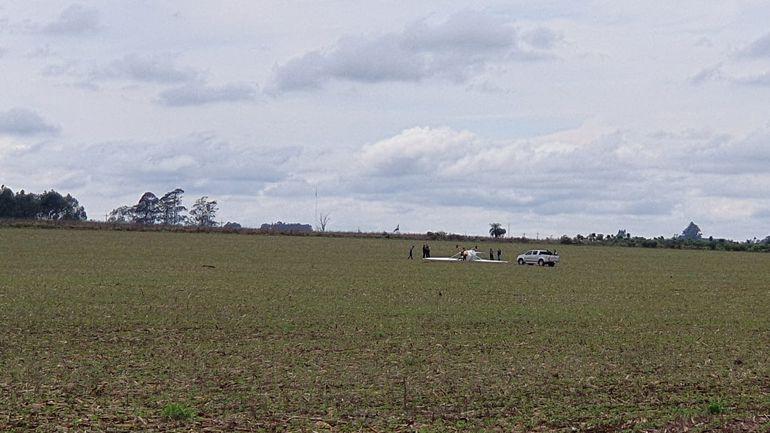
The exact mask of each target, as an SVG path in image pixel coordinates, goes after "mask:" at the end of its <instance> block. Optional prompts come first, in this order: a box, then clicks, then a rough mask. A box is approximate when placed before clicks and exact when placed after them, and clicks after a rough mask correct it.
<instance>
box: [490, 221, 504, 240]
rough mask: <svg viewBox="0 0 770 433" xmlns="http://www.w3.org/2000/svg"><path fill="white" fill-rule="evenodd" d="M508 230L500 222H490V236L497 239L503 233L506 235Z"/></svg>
mask: <svg viewBox="0 0 770 433" xmlns="http://www.w3.org/2000/svg"><path fill="white" fill-rule="evenodd" d="M505 232H506V230H505V229H504V228H503V225H502V224H500V223H490V224H489V236H492V237H493V238H495V239H497V238H499V237H501V236H503V235H505Z"/></svg>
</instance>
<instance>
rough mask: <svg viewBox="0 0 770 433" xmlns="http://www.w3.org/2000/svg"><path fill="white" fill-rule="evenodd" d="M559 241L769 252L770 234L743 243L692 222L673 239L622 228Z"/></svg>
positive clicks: (566, 237) (585, 243) (568, 237)
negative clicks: (704, 230) (706, 231)
mask: <svg viewBox="0 0 770 433" xmlns="http://www.w3.org/2000/svg"><path fill="white" fill-rule="evenodd" d="M559 243H561V244H565V245H611V246H625V247H642V248H673V249H700V250H720V251H752V252H770V236H767V237H765V238H764V239H758V238H753V239H746V240H745V241H743V242H741V241H735V240H731V239H723V238H714V237H713V236H709V237H704V236H703V233H702V232H701V229H700V227H698V225H697V224H695V223H694V222H692V221H691V222H690V224H688V225H687V227H685V229H684V230H682V233H681V234H675V235H673V236H671V237H670V238H666V237H664V236H658V237H654V238H645V237H643V236H631V233H628V232H627V231H626V230H625V229H621V230H618V233H617V234H615V235H612V234H608V235H605V234H602V233H591V234H588V235H582V234H578V235H576V236H574V237H570V236H567V235H564V236H562V237H561V238H559Z"/></svg>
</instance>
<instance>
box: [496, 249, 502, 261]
mask: <svg viewBox="0 0 770 433" xmlns="http://www.w3.org/2000/svg"><path fill="white" fill-rule="evenodd" d="M502 255H503V251H502V250H501V249H500V248H498V249H497V260H498V261H500V257H501V256H502Z"/></svg>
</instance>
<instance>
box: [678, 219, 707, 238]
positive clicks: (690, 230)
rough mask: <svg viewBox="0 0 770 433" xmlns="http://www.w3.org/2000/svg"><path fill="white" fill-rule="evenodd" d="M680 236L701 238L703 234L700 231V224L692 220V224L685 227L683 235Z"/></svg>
mask: <svg viewBox="0 0 770 433" xmlns="http://www.w3.org/2000/svg"><path fill="white" fill-rule="evenodd" d="M680 237H681V238H682V239H686V240H690V241H695V240H699V239H701V238H702V237H703V234H702V233H701V231H700V227H698V225H697V224H695V223H694V222H692V221H690V224H689V225H688V226H687V227H685V229H684V230H682V235H681V236H680Z"/></svg>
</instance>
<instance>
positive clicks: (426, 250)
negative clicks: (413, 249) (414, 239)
mask: <svg viewBox="0 0 770 433" xmlns="http://www.w3.org/2000/svg"><path fill="white" fill-rule="evenodd" d="M425 253H426V254H427V255H428V258H430V244H425Z"/></svg>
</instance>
